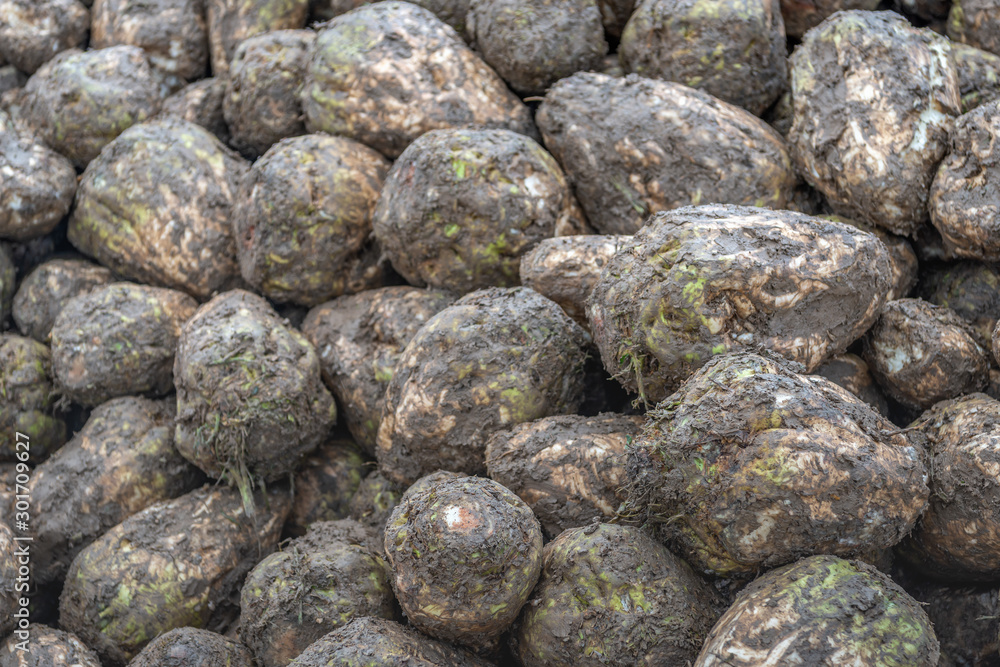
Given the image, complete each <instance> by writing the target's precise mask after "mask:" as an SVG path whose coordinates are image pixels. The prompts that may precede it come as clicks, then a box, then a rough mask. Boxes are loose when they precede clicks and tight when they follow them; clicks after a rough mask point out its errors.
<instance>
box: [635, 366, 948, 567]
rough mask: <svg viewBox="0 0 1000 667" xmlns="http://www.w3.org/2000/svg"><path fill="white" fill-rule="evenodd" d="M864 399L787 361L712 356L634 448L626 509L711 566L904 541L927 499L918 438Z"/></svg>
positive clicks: (767, 562) (760, 563)
mask: <svg viewBox="0 0 1000 667" xmlns="http://www.w3.org/2000/svg"><path fill="white" fill-rule="evenodd" d="M894 430H895V429H894V428H893V426H892V424H891V423H890V422H888V421H887V420H886V419H885V418H883V417H881V416H880V415H878V414H877V413H876V412H875V411H874V410H872V408H871V407H869V406H868V404H867V403H865V402H863V401H862V400H861V399H859V398H856V397H855V396H853V395H852V394H850V393H848V392H847V391H846V390H843V389H841V388H840V387H838V386H837V385H835V384H833V383H832V382H829V381H827V380H825V379H823V378H820V377H817V376H806V375H800V374H798V373H796V372H795V371H794V370H793V367H792V366H791V365H789V364H788V362H785V361H783V360H780V359H778V358H777V357H775V358H768V357H762V356H759V355H756V354H749V353H742V354H733V355H727V356H723V357H719V358H717V359H713V360H712V361H711V362H709V363H708V364H707V365H705V367H703V368H702V369H701V370H699V371H698V372H697V373H695V375H694V376H692V377H691V378H690V379H689V380H688V381H687V382H685V383H684V385H683V386H682V387H681V388H680V390H678V391H677V393H675V394H673V395H672V396H670V397H668V398H667V399H666V400H664V401H663V402H662V403H660V405H659V406H658V407H657V408H656V409H655V410H654V411H652V412H651V413H650V419H649V421H648V422H647V424H646V426H645V428H644V429H643V431H642V432H641V433H640V435H639V436H638V437H637V438H636V440H635V442H634V444H633V446H632V448H631V449H630V450H629V453H628V459H627V474H628V478H629V479H630V480H631V481H630V482H629V486H630V490H629V496H630V497H629V501H628V505H629V507H628V508H627V509H626V512H625V514H626V515H627V514H633V515H635V517H636V518H638V519H639V520H641V521H644V522H647V523H649V524H650V525H651V526H653V527H654V528H655V530H656V532H657V534H658V535H659V536H660V537H661V538H662V539H663V540H664V541H666V542H667V544H669V545H671V546H672V547H674V548H675V549H676V550H677V552H678V553H679V554H681V555H683V556H684V557H685V558H687V559H688V560H689V562H690V563H691V564H692V565H693V566H694V567H695V568H697V569H700V570H701V571H703V572H705V573H711V574H716V575H721V576H739V575H745V574H750V573H753V572H756V571H758V570H759V569H761V568H767V567H774V566H777V565H782V564H784V563H789V562H792V561H794V560H796V559H798V558H801V557H803V556H808V555H810V554H814V553H833V554H838V555H853V554H857V553H860V552H862V551H865V550H870V549H874V548H886V547H890V546H892V545H894V544H896V543H898V542H899V541H900V540H901V539H902V538H903V537H904V536H905V535H906V534H907V533H908V532H909V531H910V530H911V529H912V528H913V525H914V523H915V522H916V520H917V518H918V517H919V516H920V513H921V512H922V510H923V508H924V507H925V506H926V503H927V498H928V494H929V490H928V487H927V481H928V479H927V471H926V469H925V467H924V464H923V463H922V461H921V457H920V453H919V452H918V450H917V448H916V447H914V446H913V445H911V444H910V443H909V442H908V441H907V439H906V437H905V436H904V435H902V434H899V433H896V434H895V435H893V434H892V433H893V432H894Z"/></svg>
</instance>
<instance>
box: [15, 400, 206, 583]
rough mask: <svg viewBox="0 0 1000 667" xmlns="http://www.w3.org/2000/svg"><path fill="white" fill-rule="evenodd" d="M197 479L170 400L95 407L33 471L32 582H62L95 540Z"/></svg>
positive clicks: (192, 485)
mask: <svg viewBox="0 0 1000 667" xmlns="http://www.w3.org/2000/svg"><path fill="white" fill-rule="evenodd" d="M203 481H204V476H203V475H202V474H201V472H200V471H199V470H198V469H197V468H195V467H194V466H192V465H191V464H190V463H188V462H187V461H186V460H184V458H183V457H182V456H181V455H180V453H179V452H178V451H177V448H176V447H174V405H173V401H172V400H169V399H166V400H159V401H152V400H149V399H145V398H135V397H131V396H127V397H124V398H116V399H113V400H111V401H108V402H107V403H104V404H103V405H101V406H99V407H97V408H95V409H94V411H93V412H92V413H91V415H90V419H88V420H87V423H86V425H85V426H84V427H83V430H82V431H80V432H79V433H77V434H76V435H75V436H74V437H73V439H72V440H70V441H69V442H68V443H66V444H65V445H63V447H61V448H60V449H59V450H58V451H56V453H55V454H53V455H52V457H51V458H49V459H48V460H47V461H45V462H44V463H42V464H41V465H39V466H38V467H37V468H35V470H34V472H33V473H32V475H31V482H30V485H29V487H28V488H29V493H30V495H31V502H32V507H33V508H34V509H35V516H33V517H32V520H31V529H32V535H33V537H34V545H35V547H36V549H35V551H34V555H33V557H32V566H33V568H34V569H33V575H32V576H33V579H34V580H35V581H36V582H38V583H42V584H46V583H49V582H54V581H61V580H62V577H63V576H64V575H65V574H66V570H67V569H68V568H69V565H70V563H71V562H73V559H74V558H75V557H76V555H77V554H78V553H80V551H82V550H83V549H84V548H85V547H86V546H87V545H89V544H90V543H92V542H93V541H94V540H96V539H97V538H98V537H100V536H101V535H103V534H104V533H106V532H107V531H108V530H110V529H111V528H114V527H115V526H116V525H118V524H119V523H121V522H122V521H124V520H125V519H126V518H127V517H129V516H131V515H133V514H135V513H137V512H139V511H141V510H144V509H145V508H147V507H149V506H150V505H153V504H155V503H158V502H160V501H164V500H170V499H171V498H176V497H177V496H180V495H182V494H185V493H187V492H188V491H191V490H193V489H195V488H197V487H198V486H199V485H200V484H201V483H202V482H203Z"/></svg>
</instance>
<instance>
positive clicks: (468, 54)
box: [302, 2, 536, 158]
mask: <svg viewBox="0 0 1000 667" xmlns="http://www.w3.org/2000/svg"><path fill="white" fill-rule="evenodd" d="M390 63H391V66H390ZM302 100H303V107H304V109H305V112H306V124H307V127H309V129H310V131H313V132H315V131H324V132H329V133H330V134H338V135H342V136H346V137H349V138H351V139H355V140H357V141H360V142H361V143H363V144H365V145H367V146H371V147H372V148H374V149H375V150H377V151H379V152H380V153H382V154H383V155H385V156H386V157H388V158H396V157H398V156H399V154H400V153H402V152H403V149H405V148H406V147H407V146H408V145H409V144H410V142H412V141H413V140H414V139H416V138H417V137H419V136H420V135H422V134H424V133H425V132H428V131H430V130H434V129H441V128H453V127H468V126H479V127H496V128H507V129H510V130H514V131H516V132H520V133H522V134H528V135H533V134H536V133H535V130H534V124H533V123H532V122H531V114H530V112H529V111H528V108H527V107H526V106H524V105H523V104H522V103H521V101H520V100H519V99H518V98H517V97H516V96H515V95H514V94H513V93H512V92H511V91H510V90H509V89H508V88H507V86H506V84H504V82H503V80H502V79H501V78H500V77H499V76H497V74H496V73H495V72H494V71H493V70H492V69H490V67H489V66H488V65H487V64H486V63H484V62H483V61H482V60H480V59H479V56H477V55H476V54H475V53H473V51H472V50H471V49H470V48H469V47H468V46H466V45H465V42H463V41H462V40H461V39H460V38H459V36H458V35H457V34H456V33H455V31H454V30H453V29H452V28H451V27H450V26H447V25H445V24H444V23H442V22H441V20H440V19H438V18H437V17H436V16H434V14H432V13H431V12H429V11H428V10H426V9H423V8H421V7H417V6H415V5H411V4H409V3H406V2H387V3H386V2H382V3H375V4H373V5H367V6H363V7H360V8H358V9H355V10H354V11H351V12H348V13H347V14H343V15H341V16H338V17H336V18H335V19H333V20H332V21H331V22H330V23H328V24H327V25H326V26H325V27H324V28H323V30H321V31H320V32H319V34H318V36H317V37H316V43H315V45H314V47H313V51H312V54H311V64H310V66H309V72H308V74H307V76H306V89H305V92H304V94H303V98H302Z"/></svg>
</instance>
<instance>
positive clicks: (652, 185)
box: [536, 73, 796, 234]
mask: <svg viewBox="0 0 1000 667" xmlns="http://www.w3.org/2000/svg"><path fill="white" fill-rule="evenodd" d="M536 120H537V122H538V127H539V129H540V130H541V132H542V136H543V137H544V139H545V146H546V148H548V149H549V151H551V152H552V154H553V155H554V156H555V157H556V159H557V160H558V161H559V163H560V164H561V165H562V166H563V168H564V169H565V170H566V175H567V176H568V178H569V181H570V183H571V184H572V186H573V189H574V191H575V192H576V195H577V197H578V198H579V201H580V205H581V206H582V207H583V210H584V212H585V213H586V214H587V219H588V220H589V221H590V224H591V225H593V226H594V228H595V229H597V231H599V232H600V233H602V234H632V233H633V232H635V231H636V230H637V229H638V228H639V227H640V226H641V225H642V224H643V222H645V220H646V218H647V217H648V216H649V214H650V213H656V212H657V211H664V210H667V209H672V208H677V207H679V206H685V205H687V204H694V205H697V204H700V203H712V202H717V203H721V204H745V205H753V206H769V207H772V208H784V205H785V203H786V201H787V198H788V195H789V194H790V193H791V191H792V189H793V188H794V187H795V182H796V177H795V173H794V170H793V169H792V163H791V158H790V157H789V154H788V151H787V150H786V148H785V142H784V141H783V140H782V138H781V137H780V136H779V135H778V134H777V133H776V132H775V131H774V130H772V129H771V128H770V127H769V126H768V125H767V124H766V123H765V122H764V121H762V120H760V119H759V118H757V117H755V116H753V115H752V114H750V113H749V112H747V111H745V110H743V109H740V108H738V107H734V106H732V105H730V104H726V103H725V102H722V101H720V100H717V99H716V98H714V97H711V96H709V95H707V94H705V93H703V92H701V91H697V90H692V89H691V88H688V87H686V86H682V85H680V84H676V83H670V82H667V81H657V80H653V79H646V78H642V77H638V76H634V75H631V76H627V77H625V78H616V77H611V76H608V75H605V74H588V73H578V74H574V75H573V76H571V77H569V78H567V79H563V80H562V81H559V82H558V83H556V84H555V85H554V86H553V87H552V88H551V89H550V90H549V93H548V94H547V95H546V96H545V101H544V102H543V104H542V106H541V108H540V109H539V110H538V115H537V118H536Z"/></svg>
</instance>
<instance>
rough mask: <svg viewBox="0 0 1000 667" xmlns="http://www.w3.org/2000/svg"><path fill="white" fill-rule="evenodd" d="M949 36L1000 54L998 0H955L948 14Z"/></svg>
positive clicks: (999, 7) (999, 11)
mask: <svg viewBox="0 0 1000 667" xmlns="http://www.w3.org/2000/svg"><path fill="white" fill-rule="evenodd" d="M948 36H949V37H951V38H952V39H953V40H955V41H956V42H962V43H963V44H969V45H970V46H974V47H976V48H979V49H983V50H984V51H990V52H992V53H995V54H997V55H1000V3H998V2H997V0H954V2H953V3H952V5H951V12H950V13H949V14H948Z"/></svg>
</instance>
